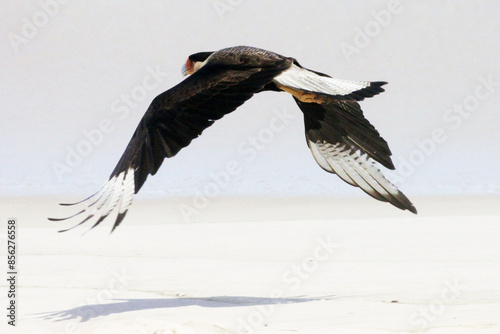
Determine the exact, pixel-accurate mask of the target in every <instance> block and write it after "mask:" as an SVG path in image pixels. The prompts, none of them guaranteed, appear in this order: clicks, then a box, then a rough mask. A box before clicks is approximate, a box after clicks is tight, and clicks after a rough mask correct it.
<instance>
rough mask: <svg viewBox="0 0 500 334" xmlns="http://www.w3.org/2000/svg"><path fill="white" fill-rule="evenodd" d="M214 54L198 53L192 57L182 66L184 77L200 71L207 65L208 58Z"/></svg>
mask: <svg viewBox="0 0 500 334" xmlns="http://www.w3.org/2000/svg"><path fill="white" fill-rule="evenodd" d="M212 53H213V52H198V53H195V54H192V55H190V56H189V57H188V59H187V60H186V63H185V64H184V65H182V75H183V76H186V75H190V74H193V73H194V72H196V71H198V70H199V69H200V68H202V67H203V65H205V64H206V62H207V60H208V57H210V56H211V55H212Z"/></svg>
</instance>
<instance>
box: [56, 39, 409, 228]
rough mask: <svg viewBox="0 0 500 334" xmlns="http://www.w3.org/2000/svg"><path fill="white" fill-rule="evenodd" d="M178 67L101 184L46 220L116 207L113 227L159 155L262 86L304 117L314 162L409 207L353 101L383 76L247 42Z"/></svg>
mask: <svg viewBox="0 0 500 334" xmlns="http://www.w3.org/2000/svg"><path fill="white" fill-rule="evenodd" d="M182 73H183V75H189V76H188V77H187V78H186V79H185V80H183V81H182V82H180V83H179V84H178V85H177V86H175V87H173V88H171V89H169V90H167V91H166V92H164V93H161V94H160V95H158V96H157V97H156V98H154V99H153V101H152V102H151V105H150V106H149V108H148V109H147V111H146V113H145V114H144V116H143V118H142V119H141V121H140V122H139V125H138V126H137V129H136V130H135V132H134V134H133V136H132V139H131V140H130V142H129V144H128V146H127V148H126V149H125V152H124V153H123V155H122V157H121V158H120V160H119V161H118V164H117V165H116V167H115V169H114V170H113V172H112V173H111V175H110V176H109V179H108V181H107V182H106V183H105V184H104V185H103V187H102V188H101V189H100V190H99V191H98V192H97V193H95V194H94V195H92V196H90V197H88V198H86V199H85V200H83V201H80V202H77V203H72V204H61V205H66V206H69V205H82V206H83V208H82V209H80V210H79V211H78V212H77V213H76V214H74V215H72V216H70V217H66V218H49V219H50V220H52V221H61V220H66V219H70V218H75V217H78V218H79V219H81V221H80V222H79V223H78V224H77V225H75V226H73V227H71V228H74V227H76V226H79V225H81V224H83V223H85V222H88V221H94V220H95V222H94V224H93V226H92V227H91V228H94V227H96V226H97V225H99V224H100V223H101V222H102V221H103V220H104V219H105V218H106V217H108V216H109V215H110V214H111V213H113V212H117V215H116V218H115V222H114V225H113V228H112V231H114V229H115V228H116V227H118V225H120V223H121V222H122V220H123V218H124V217H125V215H126V213H127V211H128V209H129V207H130V205H131V204H132V197H133V195H134V194H137V193H138V192H139V190H140V189H141V187H142V185H143V184H144V182H145V181H146V179H147V177H148V175H150V174H151V175H154V174H156V172H157V171H158V169H159V168H160V166H161V164H162V162H163V160H164V159H165V158H171V157H173V156H175V155H176V154H177V153H178V152H179V151H180V150H181V149H183V148H184V147H186V146H188V145H189V144H190V143H191V141H192V140H193V139H195V138H197V137H198V136H199V135H201V133H202V132H203V130H205V129H206V128H207V127H209V126H211V125H212V124H213V123H214V122H215V121H216V120H218V119H220V118H222V117H223V116H224V115H226V114H228V113H230V112H232V111H234V110H235V109H236V108H238V107H239V106H240V105H242V104H243V103H244V102H245V101H247V100H248V99H250V98H251V97H252V96H253V95H254V94H255V93H259V92H263V91H278V92H287V93H289V94H291V95H292V97H293V99H294V100H295V102H296V103H297V105H298V106H299V108H300V110H301V111H302V113H303V115H304V123H305V132H306V140H307V145H308V146H309V148H310V149H311V152H312V154H313V157H314V159H315V160H316V162H317V163H318V164H319V165H320V167H321V168H323V169H324V170H325V171H327V172H329V173H334V174H337V175H338V176H339V177H340V178H341V179H342V180H344V181H345V182H347V183H349V184H350V185H353V186H357V187H359V188H361V189H362V190H363V191H364V192H366V193H367V194H368V195H370V196H372V197H373V198H375V199H377V200H380V201H385V202H389V203H391V204H392V205H394V206H396V207H398V208H399V209H402V210H409V211H411V212H413V213H415V214H416V213H417V210H416V209H415V207H414V206H413V204H412V203H411V202H410V200H409V199H408V198H407V197H406V196H405V195H404V194H403V193H402V192H401V191H399V190H398V188H397V187H396V186H395V185H394V184H392V183H391V182H390V181H389V180H388V179H386V178H385V177H384V175H383V174H382V172H381V171H380V169H379V168H378V167H377V165H376V163H379V164H381V165H382V166H384V167H386V168H388V169H394V165H393V163H392V161H391V158H390V156H391V151H390V149H389V146H388V145H387V142H386V141H385V140H384V139H383V138H382V137H381V136H380V134H379V133H378V131H377V130H376V129H375V127H374V126H373V125H372V124H371V123H370V122H369V121H368V120H367V119H366V118H365V117H364V116H363V112H362V111H361V108H360V106H359V104H358V101H361V100H363V99H364V98H367V97H372V96H374V95H377V94H379V93H381V92H383V91H384V89H383V88H382V86H383V85H385V84H386V82H382V81H376V82H369V81H349V80H340V79H334V78H332V77H330V76H329V75H326V74H323V73H320V72H316V71H312V70H309V69H306V68H304V67H302V66H301V65H300V64H299V63H298V62H297V60H296V59H294V58H291V57H284V56H281V55H279V54H277V53H274V52H270V51H266V50H263V49H258V48H254V47H248V46H236V47H230V48H225V49H221V50H219V51H216V52H199V53H195V54H192V55H190V56H189V57H188V59H187V61H186V63H185V64H184V66H183V67H182ZM71 228H69V229H71ZM69 229H66V230H62V231H67V230H69Z"/></svg>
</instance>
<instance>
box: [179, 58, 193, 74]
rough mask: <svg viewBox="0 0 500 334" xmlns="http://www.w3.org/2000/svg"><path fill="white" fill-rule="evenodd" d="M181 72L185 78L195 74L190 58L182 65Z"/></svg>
mask: <svg viewBox="0 0 500 334" xmlns="http://www.w3.org/2000/svg"><path fill="white" fill-rule="evenodd" d="M181 72H182V76H183V77H185V76H186V75H190V74H193V61H192V60H191V59H189V58H188V60H186V62H185V63H184V65H182V69H181Z"/></svg>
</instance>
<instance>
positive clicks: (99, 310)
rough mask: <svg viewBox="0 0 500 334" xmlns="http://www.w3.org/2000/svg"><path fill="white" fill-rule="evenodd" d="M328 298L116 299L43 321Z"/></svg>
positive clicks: (45, 316) (59, 314) (56, 313)
mask: <svg viewBox="0 0 500 334" xmlns="http://www.w3.org/2000/svg"><path fill="white" fill-rule="evenodd" d="M331 297H332V296H328V297H316V298H304V297H295V298H265V297H238V296H214V297H199V298H163V299H116V300H114V301H113V302H111V303H109V304H94V305H83V306H79V307H75V308H72V309H69V310H64V311H59V312H50V313H44V315H43V316H42V317H43V318H44V319H45V320H55V321H65V320H79V321H80V322H85V321H89V320H91V319H94V318H97V317H102V316H107V315H110V314H119V313H126V312H132V311H140V310H153V309H161V308H170V307H183V306H201V307H238V306H259V305H279V304H295V303H305V302H311V301H318V300H325V299H330V298H331Z"/></svg>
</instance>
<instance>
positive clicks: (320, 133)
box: [294, 89, 417, 213]
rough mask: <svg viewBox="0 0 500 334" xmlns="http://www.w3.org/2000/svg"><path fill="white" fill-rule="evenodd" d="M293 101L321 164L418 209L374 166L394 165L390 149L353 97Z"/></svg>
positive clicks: (405, 206) (383, 197) (380, 195)
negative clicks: (298, 108) (314, 101)
mask: <svg viewBox="0 0 500 334" xmlns="http://www.w3.org/2000/svg"><path fill="white" fill-rule="evenodd" d="M381 91H383V89H382V90H381ZM294 98H295V97H294ZM295 101H296V102H297V104H298V106H299V107H300V109H301V110H302V111H303V113H304V122H305V130H306V140H307V144H308V146H309V148H310V149H311V151H312V154H313V156H314V158H315V159H316V162H317V163H318V164H319V165H320V166H321V168H323V169H324V170H326V171H327V172H330V173H335V174H337V175H338V176H339V177H340V178H341V179H342V180H344V181H345V182H347V183H349V184H351V185H353V186H357V187H360V188H361V189H362V190H363V191H365V192H366V193H367V194H368V195H370V196H372V197H373V198H375V199H378V200H380V201H384V202H390V203H391V204H393V205H394V206H396V207H398V208H400V209H403V210H410V211H411V212H413V213H417V210H416V209H415V207H414V206H413V204H412V203H411V202H410V200H409V199H408V198H407V197H406V196H405V195H404V194H403V193H402V192H401V191H399V190H398V188H397V187H396V186H395V185H393V184H392V183H391V182H390V181H389V180H387V179H386V178H385V177H384V175H383V174H382V172H381V171H380V169H379V168H378V167H377V166H376V164H375V162H378V163H380V164H382V165H383V166H384V167H387V168H389V169H394V165H393V163H392V161H391V158H390V156H391V151H390V149H389V146H388V145H387V142H386V141H385V140H384V139H383V138H382V137H381V136H380V134H379V133H378V131H377V130H376V129H375V128H374V127H373V125H372V124H370V122H369V121H368V120H367V119H366V118H365V117H364V116H363V112H362V111H361V108H360V106H359V104H358V103H357V102H356V101H353V100H350V99H348V100H335V101H328V102H325V103H321V104H318V103H305V102H302V101H300V100H298V99H297V98H295Z"/></svg>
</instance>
